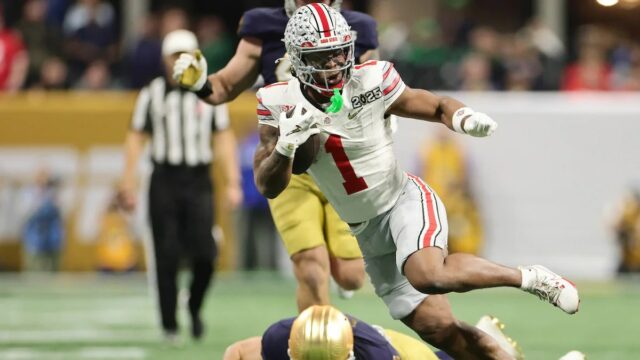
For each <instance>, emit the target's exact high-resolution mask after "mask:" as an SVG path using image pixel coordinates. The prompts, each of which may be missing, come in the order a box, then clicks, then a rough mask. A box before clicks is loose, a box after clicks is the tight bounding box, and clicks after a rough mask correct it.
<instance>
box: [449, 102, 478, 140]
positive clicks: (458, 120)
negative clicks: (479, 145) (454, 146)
mask: <svg viewBox="0 0 640 360" xmlns="http://www.w3.org/2000/svg"><path fill="white" fill-rule="evenodd" d="M474 113H475V111H473V109H471V108H469V107H463V108H460V109H458V110H456V112H455V114H453V119H452V120H453V121H452V122H453V130H455V131H456V132H459V133H462V134H466V133H467V132H466V131H464V129H463V128H462V120H464V119H466V118H467V117H469V116H471V115H473V114H474Z"/></svg>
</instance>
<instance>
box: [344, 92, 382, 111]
mask: <svg viewBox="0 0 640 360" xmlns="http://www.w3.org/2000/svg"><path fill="white" fill-rule="evenodd" d="M381 97H382V90H380V88H379V87H377V88H375V89H372V90H369V91H367V92H365V93H362V94H360V95H355V96H353V97H352V98H351V105H352V106H353V108H354V109H357V108H359V107H362V106H364V105H366V104H369V103H372V102H374V101H376V100H378V99H380V98H381Z"/></svg>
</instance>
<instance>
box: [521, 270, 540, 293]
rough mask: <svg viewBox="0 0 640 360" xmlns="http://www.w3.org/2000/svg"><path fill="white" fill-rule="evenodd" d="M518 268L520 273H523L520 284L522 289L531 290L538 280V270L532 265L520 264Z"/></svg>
mask: <svg viewBox="0 0 640 360" xmlns="http://www.w3.org/2000/svg"><path fill="white" fill-rule="evenodd" d="M518 270H520V273H521V274H522V284H520V289H522V290H529V289H530V288H531V285H533V283H534V282H535V280H536V272H535V271H533V269H531V268H530V267H524V266H519V267H518Z"/></svg>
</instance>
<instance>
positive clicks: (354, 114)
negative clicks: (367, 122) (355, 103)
mask: <svg viewBox="0 0 640 360" xmlns="http://www.w3.org/2000/svg"><path fill="white" fill-rule="evenodd" d="M362 110H364V108H360V109H358V110H356V111H352V112H350V113H349V115H347V117H348V118H349V120H352V119H353V118H354V117H356V116H358V114H360V111H362Z"/></svg>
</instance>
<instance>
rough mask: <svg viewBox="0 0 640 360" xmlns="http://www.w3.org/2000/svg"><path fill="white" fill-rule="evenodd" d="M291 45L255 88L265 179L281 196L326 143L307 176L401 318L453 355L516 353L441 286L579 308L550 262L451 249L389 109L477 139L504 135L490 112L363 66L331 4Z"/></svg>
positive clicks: (380, 64) (304, 20)
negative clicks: (513, 261)
mask: <svg viewBox="0 0 640 360" xmlns="http://www.w3.org/2000/svg"><path fill="white" fill-rule="evenodd" d="M284 41H285V45H286V48H287V53H288V54H289V57H290V59H291V62H292V64H293V70H294V73H295V76H296V77H295V78H294V79H292V80H290V81H288V82H286V83H277V84H274V85H271V86H269V87H265V88H262V89H260V90H259V91H258V94H257V96H258V102H259V104H258V113H259V116H258V118H259V123H260V125H259V131H260V144H259V145H258V148H257V150H256V154H255V160H254V170H255V180H256V185H257V187H258V189H259V190H260V191H261V192H262V193H263V194H264V195H265V196H267V197H269V198H275V197H277V196H278V195H279V194H280V193H281V192H282V191H283V190H284V189H285V188H286V187H287V185H288V183H289V180H290V178H291V171H292V164H293V162H294V159H293V158H294V155H295V154H296V149H297V148H298V147H301V148H306V146H304V147H303V146H302V145H303V144H305V143H306V142H307V140H308V139H310V138H312V139H313V142H312V143H314V142H319V144H320V148H321V149H322V150H321V151H317V153H316V154H315V155H314V156H315V162H313V164H312V165H311V167H310V168H309V173H310V174H311V175H312V177H313V178H314V179H315V181H316V183H317V184H318V186H319V187H320V189H321V190H322V192H323V194H324V195H325V196H326V197H327V199H329V202H330V203H331V204H332V205H333V206H334V208H335V209H336V211H337V212H338V214H339V215H340V217H341V218H342V219H343V220H345V221H346V222H347V223H349V224H350V226H351V229H352V231H353V232H354V234H355V235H356V238H357V239H358V244H359V246H360V249H361V250H362V253H363V255H364V259H365V263H366V271H367V273H368V274H369V277H370V278H371V281H372V283H373V285H374V288H375V291H376V294H377V295H378V296H379V297H381V298H382V300H383V301H384V302H385V304H386V305H387V307H388V308H389V311H390V313H391V315H392V317H393V318H394V319H399V320H401V321H402V322H403V323H405V324H406V325H407V326H409V327H410V328H411V329H413V330H414V331H416V332H417V333H418V334H419V336H420V337H421V338H422V339H424V340H425V341H427V342H428V343H430V344H431V345H433V346H435V347H437V348H439V349H441V350H444V351H446V352H447V353H448V354H450V355H451V356H453V357H454V358H457V359H511V358H512V356H510V355H509V354H507V353H506V352H505V351H504V350H502V349H501V348H500V347H499V346H498V344H497V343H496V341H495V340H494V339H492V338H491V337H490V336H488V335H487V334H486V333H484V332H482V331H480V330H478V329H477V328H475V327H473V326H470V325H468V324H465V323H464V322H461V321H459V320H457V319H456V318H455V317H454V316H453V314H452V312H451V307H450V305H449V302H448V300H447V298H446V296H445V295H443V294H446V293H449V292H466V291H470V290H474V289H482V288H490V287H498V286H510V287H515V288H520V289H522V290H524V291H527V292H530V293H532V294H534V295H536V296H538V297H540V298H541V299H543V300H545V301H548V302H550V303H551V304H553V305H555V306H558V307H559V308H561V309H562V310H563V311H565V312H567V313H570V314H573V313H575V312H576V311H578V305H579V296H578V291H577V289H576V288H575V286H574V285H573V284H572V283H570V282H569V281H567V280H565V279H564V278H562V277H561V276H559V275H557V274H555V273H553V272H551V271H550V270H548V269H546V268H544V267H542V266H537V265H536V266H526V267H521V268H519V269H516V268H510V267H506V266H501V265H498V264H495V263H492V262H490V261H488V260H485V259H482V258H480V257H476V256H473V255H470V254H462V253H457V254H451V255H449V254H447V251H446V248H447V232H448V226H447V218H446V209H445V207H444V205H443V204H442V202H441V201H440V199H439V198H438V196H437V195H436V194H435V192H433V190H432V189H430V188H429V186H428V185H427V184H425V183H424V181H422V179H420V178H418V177H416V176H413V175H411V174H407V173H405V172H404V171H402V170H401V169H400V168H399V166H398V162H397V160H396V158H395V155H394V152H393V148H392V143H393V141H392V137H391V130H390V129H389V123H388V122H387V121H386V116H387V115H391V114H393V115H398V116H401V117H406V118H414V119H420V120H427V121H432V122H440V123H442V124H444V125H446V126H447V127H448V128H449V129H451V130H454V131H457V132H459V133H462V134H468V135H471V136H477V137H484V136H488V135H491V134H492V133H493V132H494V131H495V129H496V127H497V124H496V122H495V121H494V120H493V119H491V118H490V117H489V116H488V115H486V114H483V113H479V112H475V111H473V110H472V109H470V108H468V107H465V106H464V104H462V103H461V102H459V101H457V100H455V99H452V98H449V97H443V96H438V95H435V94H433V93H430V92H428V91H426V90H420V89H411V88H409V87H407V86H405V84H404V82H403V81H402V79H401V77H400V75H399V74H398V72H396V71H395V70H394V68H393V65H392V64H391V63H389V62H386V61H369V62H366V63H363V64H361V65H359V66H354V55H353V37H352V34H351V31H350V29H349V26H348V25H347V23H346V20H345V19H344V18H343V17H342V16H341V15H340V14H339V13H338V12H336V11H335V10H333V9H331V8H329V7H328V6H325V5H323V4H320V5H318V6H312V5H307V6H304V7H301V8H299V9H298V10H297V11H296V12H295V13H294V15H293V16H292V17H291V19H290V20H289V22H288V24H287V28H286V30H285V37H284ZM344 99H346V101H344V103H343V102H342V100H344ZM291 109H293V111H291ZM327 111H328V112H327ZM288 112H289V113H290V114H291V115H290V116H289V115H288V114H287V113H288Z"/></svg>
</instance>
